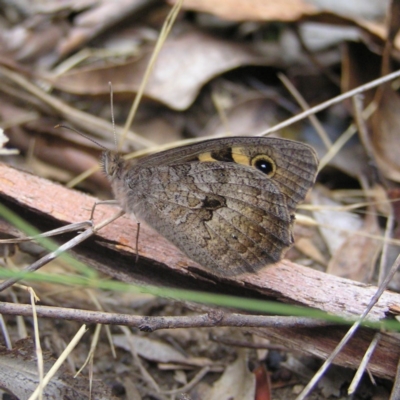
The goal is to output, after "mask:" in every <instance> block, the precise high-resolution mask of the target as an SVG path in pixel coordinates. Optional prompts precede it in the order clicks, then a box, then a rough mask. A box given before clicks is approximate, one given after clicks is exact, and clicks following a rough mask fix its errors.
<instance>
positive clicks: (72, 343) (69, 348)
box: [29, 325, 86, 400]
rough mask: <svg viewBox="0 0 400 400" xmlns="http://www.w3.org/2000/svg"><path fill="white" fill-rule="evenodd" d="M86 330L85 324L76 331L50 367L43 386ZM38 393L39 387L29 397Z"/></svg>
mask: <svg viewBox="0 0 400 400" xmlns="http://www.w3.org/2000/svg"><path fill="white" fill-rule="evenodd" d="M85 332H86V326H85V325H83V326H82V327H81V328H80V329H79V331H78V332H77V333H76V335H75V336H74V337H73V339H72V340H71V342H70V343H69V345H68V346H67V348H66V349H65V350H64V351H63V352H62V354H61V355H60V357H59V358H58V359H57V361H56V362H55V363H54V365H53V366H52V367H51V368H50V370H49V372H48V373H47V374H46V376H45V377H44V379H43V386H46V385H47V384H48V383H49V382H50V379H51V378H52V377H53V376H54V374H55V373H56V372H57V370H58V369H59V368H60V366H61V364H62V363H63V362H64V361H65V359H66V358H67V357H68V355H69V354H70V353H71V351H72V350H73V349H74V348H75V346H76V345H77V344H78V342H79V341H80V340H81V338H82V336H83V335H84V334H85ZM38 395H39V387H38V388H37V389H36V390H35V391H34V392H33V394H32V396H31V397H30V398H29V400H35V399H37V397H38Z"/></svg>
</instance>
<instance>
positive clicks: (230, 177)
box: [132, 162, 292, 276]
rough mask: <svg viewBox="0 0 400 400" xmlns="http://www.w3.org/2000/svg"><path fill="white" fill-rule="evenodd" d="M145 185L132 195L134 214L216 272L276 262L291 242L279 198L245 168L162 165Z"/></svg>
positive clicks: (276, 189)
mask: <svg viewBox="0 0 400 400" xmlns="http://www.w3.org/2000/svg"><path fill="white" fill-rule="evenodd" d="M145 181H146V185H147V188H148V190H147V191H144V190H145V189H144V188H143V190H140V192H141V195H140V198H138V197H136V201H135V206H134V213H135V215H136V216H137V217H139V218H142V219H143V220H144V221H145V222H147V223H148V224H149V225H151V226H153V227H154V228H155V229H156V230H157V231H158V232H160V233H161V234H162V235H163V236H165V237H166V238H167V239H168V240H169V241H171V242H172V243H174V244H175V245H176V246H177V247H178V248H180V249H181V250H182V251H183V252H184V253H185V254H186V255H187V256H188V257H189V258H191V259H193V260H195V261H196V262H198V263H199V264H201V265H203V266H205V267H207V268H209V269H211V270H212V271H213V272H214V273H216V274H219V275H222V276H229V275H236V274H239V273H242V272H254V271H256V270H257V269H259V268H261V267H263V266H264V265H267V264H271V263H274V262H276V261H278V260H279V259H280V258H281V256H282V253H283V251H284V250H285V249H286V248H287V247H289V246H290V245H291V243H292V235H291V225H292V219H291V216H290V214H289V212H288V209H287V207H286V200H285V197H284V195H282V193H281V191H280V189H279V187H278V186H277V185H276V184H274V182H273V181H271V180H270V179H266V178H265V177H264V176H263V174H261V173H259V172H258V171H253V170H252V169H251V168H248V167H244V166H240V165H239V166H237V165H235V164H230V163H218V162H205V163H203V162H202V163H201V162H198V163H191V164H189V165H188V164H185V165H180V166H175V168H174V169H173V170H172V169H171V168H170V167H165V166H162V167H158V168H153V169H152V170H151V176H146V179H145ZM143 182H144V181H143ZM137 188H138V185H136V189H137ZM133 190H134V189H133V188H132V191H133ZM136 193H138V192H136Z"/></svg>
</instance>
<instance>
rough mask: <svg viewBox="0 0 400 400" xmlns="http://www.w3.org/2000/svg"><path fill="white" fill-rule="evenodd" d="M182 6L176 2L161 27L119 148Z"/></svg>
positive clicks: (181, 2) (179, 0)
mask: <svg viewBox="0 0 400 400" xmlns="http://www.w3.org/2000/svg"><path fill="white" fill-rule="evenodd" d="M182 4H183V0H178V1H177V2H176V3H175V4H174V6H173V7H172V9H171V11H170V12H169V14H168V15H167V18H166V20H165V22H164V25H163V27H162V29H161V32H160V35H159V37H158V40H157V43H156V46H155V48H154V51H153V54H152V55H151V58H150V61H149V65H148V67H147V68H146V71H145V74H144V77H143V79H142V82H141V83H140V87H139V90H138V91H137V94H136V96H135V100H134V101H133V104H132V108H131V110H130V111H129V115H128V118H127V119H126V122H125V126H124V130H123V134H122V137H121V140H120V142H119V147H121V145H122V143H123V142H124V141H125V138H126V133H127V132H128V130H129V127H130V126H131V125H132V121H133V119H134V118H135V115H136V111H137V109H138V107H139V103H140V100H141V99H142V97H143V93H144V89H145V87H146V85H147V83H148V81H149V78H150V74H151V73H152V71H153V67H154V65H155V62H156V60H157V57H158V55H159V54H160V51H161V49H162V47H163V45H164V42H165V40H166V39H167V37H168V34H169V32H170V31H171V28H172V26H173V24H174V22H175V20H176V17H177V16H178V13H179V11H180V9H181V7H182Z"/></svg>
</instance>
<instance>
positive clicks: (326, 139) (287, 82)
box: [278, 73, 332, 150]
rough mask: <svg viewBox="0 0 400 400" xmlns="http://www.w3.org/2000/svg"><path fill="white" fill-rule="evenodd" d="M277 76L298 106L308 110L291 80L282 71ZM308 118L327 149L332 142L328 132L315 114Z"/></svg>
mask: <svg viewBox="0 0 400 400" xmlns="http://www.w3.org/2000/svg"><path fill="white" fill-rule="evenodd" d="M278 78H279V79H280V81H281V82H282V83H283V84H284V85H285V87H286V89H287V90H288V91H289V92H290V94H291V95H292V96H293V97H294V98H295V100H296V101H297V102H298V103H299V104H300V107H301V108H302V109H303V110H304V111H306V110H309V109H310V107H309V105H308V104H307V103H306V101H305V100H304V97H303V96H302V95H301V94H300V93H299V92H298V90H297V89H296V88H295V87H294V85H293V84H292V82H290V80H289V79H288V78H287V77H286V76H285V75H284V74H282V73H278ZM309 120H310V122H311V124H312V126H313V127H314V129H315V130H316V131H317V133H318V135H319V137H320V139H321V140H322V142H323V143H324V145H325V147H326V148H327V149H328V150H329V149H330V148H331V146H332V142H331V140H330V139H329V136H328V134H327V133H326V131H325V129H324V127H323V126H322V124H321V123H320V122H319V120H318V118H317V117H316V116H315V114H311V115H310V116H309Z"/></svg>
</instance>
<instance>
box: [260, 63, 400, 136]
mask: <svg viewBox="0 0 400 400" xmlns="http://www.w3.org/2000/svg"><path fill="white" fill-rule="evenodd" d="M398 77H400V70H398V71H396V72H392V73H391V74H388V75H385V76H382V77H381V78H379V79H375V80H373V81H371V82H368V83H366V84H365V85H361V86H358V87H357V88H355V89H353V90H350V91H348V92H346V93H343V94H341V95H339V96H336V97H334V98H333V99H330V100H328V101H325V102H324V103H321V104H319V105H317V106H315V107H313V108H310V109H309V110H307V111H304V112H302V113H300V114H298V115H295V116H294V117H292V118H289V119H287V120H286V121H284V122H281V123H280V124H277V125H275V126H273V127H272V128H269V129H267V130H265V131H263V132H260V133H258V134H257V135H256V136H266V135H269V134H270V133H273V132H276V131H279V130H280V129H282V128H285V127H287V126H289V125H292V124H294V123H295V122H297V121H301V120H302V119H304V118H307V117H308V116H310V115H312V114H316V113H317V112H319V111H322V110H325V108H328V107H330V106H332V105H334V104H337V103H340V102H342V101H343V100H346V99H348V98H350V97H352V96H354V95H356V94H359V93H363V92H365V91H367V90H369V89H373V88H374V87H377V86H379V85H382V84H383V83H385V82H389V81H391V80H393V79H395V78H398Z"/></svg>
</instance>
